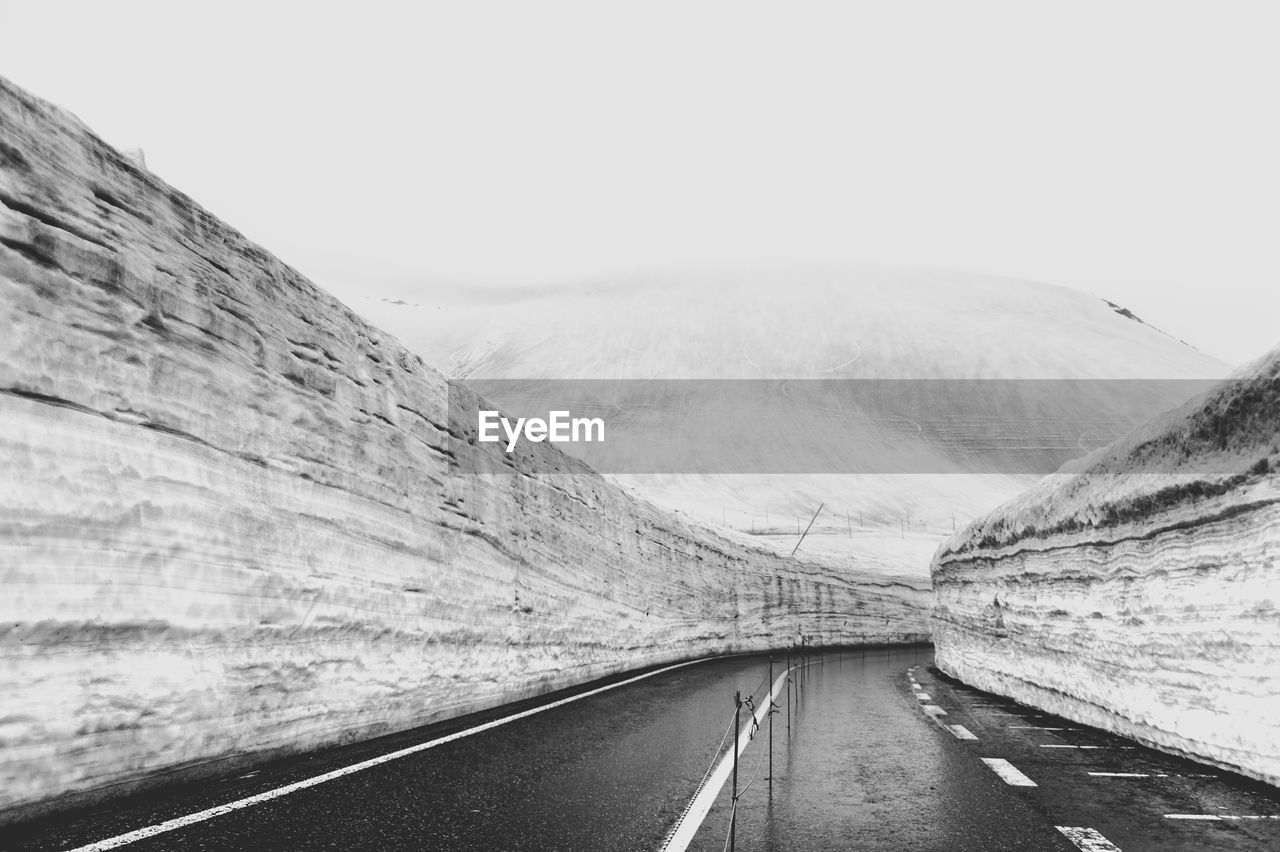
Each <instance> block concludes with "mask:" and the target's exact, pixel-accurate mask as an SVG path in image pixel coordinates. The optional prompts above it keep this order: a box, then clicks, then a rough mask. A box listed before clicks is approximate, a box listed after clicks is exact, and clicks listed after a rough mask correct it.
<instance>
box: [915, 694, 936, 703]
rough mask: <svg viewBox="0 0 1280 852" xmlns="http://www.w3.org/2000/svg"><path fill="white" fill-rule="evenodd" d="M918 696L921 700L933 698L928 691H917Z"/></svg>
mask: <svg viewBox="0 0 1280 852" xmlns="http://www.w3.org/2000/svg"><path fill="white" fill-rule="evenodd" d="M916 698H918V699H920V700H921V701H932V700H933V699H932V698H930V697H929V693H927V692H917V693H916Z"/></svg>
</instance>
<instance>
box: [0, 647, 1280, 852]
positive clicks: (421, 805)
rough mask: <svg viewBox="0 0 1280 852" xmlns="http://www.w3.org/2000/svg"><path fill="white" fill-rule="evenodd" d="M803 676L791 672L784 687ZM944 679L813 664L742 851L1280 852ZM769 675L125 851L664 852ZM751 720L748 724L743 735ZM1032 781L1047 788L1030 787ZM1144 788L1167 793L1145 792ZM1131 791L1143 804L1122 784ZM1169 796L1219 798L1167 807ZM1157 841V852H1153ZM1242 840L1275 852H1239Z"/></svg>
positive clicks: (399, 771) (184, 811)
mask: <svg viewBox="0 0 1280 852" xmlns="http://www.w3.org/2000/svg"><path fill="white" fill-rule="evenodd" d="M784 660H785V655H775V661H776V662H775V670H774V673H775V675H776V674H780V673H781V672H782V671H783V668H784ZM931 661H932V649H931V648H929V647H908V648H890V649H865V650H845V651H839V652H836V651H828V652H827V653H826V654H823V655H817V654H811V655H810V656H809V658H808V665H807V666H806V667H805V668H804V669H803V670H802V671H800V672H797V673H796V674H795V675H794V676H793V688H792V690H791V694H792V697H793V700H792V701H791V702H790V703H789V702H788V701H787V699H786V697H785V696H786V693H785V692H783V697H782V698H780V699H779V705H780V706H779V709H780V711H781V712H778V713H776V714H774V715H773V717H772V725H773V774H772V776H771V777H770V776H769V772H768V766H769V762H768V761H769V750H768V743H769V738H768V723H766V724H765V726H764V727H763V728H762V729H761V730H760V731H759V732H757V733H756V734H755V737H754V739H753V740H752V741H751V742H750V743H749V744H748V745H747V746H746V748H745V750H744V751H743V753H742V757H741V759H740V765H739V785H740V789H742V788H745V792H744V793H743V794H742V796H741V798H740V800H739V807H738V815H737V821H736V829H735V838H734V841H735V848H736V850H739V852H748V850H770V851H771V852H780V850H790V852H809V851H810V850H812V852H818V851H819V850H823V852H825V850H846V849H858V850H894V852H900V850H914V851H915V852H931V851H932V850H937V852H942V850H946V852H966V850H974V852H977V850H982V852H998V851H999V850H1010V852H1012V851H1013V850H1035V852H1048V851H1049V850H1061V851H1062V852H1071V850H1076V849H1091V850H1093V849H1099V850H1107V849H1123V850H1125V852H1142V850H1145V849H1161V850H1176V849H1183V848H1185V849H1201V848H1204V849H1218V848H1223V849H1226V848H1241V849H1254V848H1258V849H1266V848H1277V847H1269V846H1267V845H1266V844H1267V843H1269V842H1271V841H1272V840H1274V839H1280V820H1277V821H1275V825H1274V826H1272V825H1249V826H1246V827H1244V828H1239V827H1238V826H1234V825H1230V824H1228V823H1226V822H1223V821H1222V820H1218V821H1216V822H1213V823H1212V824H1211V825H1210V824H1209V823H1207V822H1195V821H1176V820H1173V819H1168V818H1166V817H1165V815H1164V814H1163V813H1161V812H1160V809H1161V808H1166V809H1167V808H1170V807H1174V806H1175V805H1176V806H1177V807H1179V808H1183V809H1190V811H1192V812H1196V811H1195V809H1196V808H1199V809H1200V811H1199V812H1203V811H1204V809H1205V808H1206V807H1209V806H1210V804H1209V803H1210V802H1211V803H1212V806H1213V807H1222V808H1226V809H1227V810H1220V811H1216V812H1213V813H1217V814H1223V813H1228V811H1230V812H1231V813H1229V814H1228V815H1236V814H1235V811H1241V810H1242V809H1246V810H1247V809H1252V811H1253V812H1255V813H1253V815H1265V814H1270V813H1280V801H1277V799H1276V796H1275V795H1274V793H1267V792H1266V791H1262V792H1257V791H1254V790H1253V789H1252V788H1249V787H1248V785H1247V784H1245V785H1244V786H1241V785H1242V782H1239V781H1238V780H1235V781H1233V780H1232V779H1231V778H1230V777H1226V776H1224V775H1219V774H1212V775H1211V774H1209V773H1205V772H1203V768H1202V767H1201V768H1200V769H1201V770H1202V771H1201V772H1198V773H1197V772H1193V771H1191V770H1190V769H1188V768H1187V767H1193V768H1194V766H1193V765H1191V764H1185V762H1181V761H1177V760H1175V759H1173V758H1168V757H1165V756H1163V755H1158V754H1156V753H1154V752H1147V751H1146V750H1134V749H1131V748H1129V747H1123V748H1128V749H1129V750H1124V751H1122V750H1121V748H1122V746H1121V745H1120V744H1119V741H1116V740H1114V738H1106V737H1105V735H1100V736H1092V735H1089V734H1088V733H1087V732H1086V733H1085V734H1079V733H1078V732H1079V730H1080V729H1079V728H1078V727H1076V726H1070V725H1069V723H1065V722H1062V720H1056V722H1057V724H1049V722H1054V721H1055V720H1052V719H1048V720H1047V721H1046V719H1045V717H1041V716H1039V715H1037V714H1034V713H1032V712H1031V711H1029V710H1027V708H1021V711H1019V709H1018V705H1015V704H1013V703H1012V702H1004V701H1000V700H998V699H995V698H994V697H992V696H986V695H984V694H983V693H978V692H976V691H974V690H969V689H967V688H965V687H963V686H961V685H959V684H957V683H955V682H953V681H948V680H947V679H946V678H943V677H941V676H939V675H937V674H936V672H934V671H933V670H932V669H930V668H929V664H930V662H931ZM768 666H769V658H768V657H764V656H755V657H737V658H729V659H721V660H716V661H711V662H704V663H698V664H694V665H690V666H686V667H683V668H679V669H675V670H672V671H666V672H662V673H659V674H655V675H653V676H651V677H647V678H645V679H643V680H638V681H636V682H634V683H627V684H625V685H621V686H618V687H616V688H611V689H607V690H605V691H601V692H598V693H595V694H590V695H586V696H584V697H581V698H579V699H575V700H571V701H569V702H567V703H564V704H561V705H559V706H555V707H552V708H550V709H546V710H544V711H541V712H537V713H535V714H533V715H528V716H524V717H521V718H518V719H514V720H512V721H509V722H506V723H504V724H501V725H499V726H496V727H492V728H490V729H486V730H483V731H481V732H478V733H475V734H474V735H469V736H465V737H462V738H459V739H454V740H451V741H446V742H442V743H439V744H438V745H434V746H432V747H430V748H425V749H423V750H420V751H416V752H413V753H409V754H404V755H402V756H398V757H396V758H395V759H393V760H387V761H385V762H381V763H377V765H371V766H367V767H364V768H361V769H360V771H356V772H350V773H347V774H341V775H340V777H333V778H331V779H329V780H325V781H324V783H319V784H314V785H313V786H307V787H305V788H300V789H290V790H289V791H288V793H287V795H279V796H277V797H275V798H271V799H270V800H268V801H260V800H254V801H253V803H252V804H250V805H247V806H244V807H240V808H239V809H236V810H232V811H229V812H226V813H221V812H219V813H217V814H216V815H214V816H212V817H210V818H207V819H203V820H202V821H199V822H195V823H193V824H183V825H181V826H180V827H177V828H174V829H173V830H167V831H164V832H163V833H158V834H155V835H154V836H150V837H145V838H143V839H139V840H136V841H134V842H130V843H128V844H127V845H125V846H122V847H119V848H125V849H128V850H139V852H141V850H158V849H245V850H249V849H254V850H257V849H343V850H350V849H406V850H408V849H413V850H436V849H439V850H534V849H537V850H557V852H570V850H584V851H586V852H594V850H605V849H625V850H632V849H634V850H656V849H658V848H659V847H661V846H662V845H663V843H664V841H665V840H666V839H667V838H668V837H669V836H670V835H671V832H672V830H673V828H674V827H675V826H677V825H678V823H679V821H680V820H681V818H682V814H684V813H685V811H686V808H687V807H688V806H689V804H690V802H691V800H692V799H693V797H694V794H695V793H696V791H697V790H698V789H699V786H700V784H702V783H703V782H704V779H705V778H706V777H707V775H708V770H709V769H710V768H711V767H712V766H713V764H714V763H715V762H716V759H717V756H718V755H720V754H723V753H724V751H727V750H728V749H730V748H731V743H732V727H731V724H730V723H731V720H732V718H733V713H734V695H735V693H736V692H741V693H742V695H743V696H754V699H755V701H754V703H755V704H756V706H761V705H762V704H763V702H764V700H765V695H766V694H767V692H768V689H769V686H770V684H769V681H768V671H769V669H768ZM584 691H585V690H584V689H580V690H577V692H578V693H582V692H584ZM556 697H558V698H564V697H567V696H565V695H560V696H556ZM545 703H546V700H545V699H544V700H542V701H540V702H527V703H525V704H524V705H521V706H519V707H515V708H503V709H500V710H496V711H492V712H490V713H487V714H479V715H478V716H476V717H471V718H468V719H464V720H455V721H454V722H450V723H446V724H443V725H435V726H430V727H428V728H424V729H421V730H418V731H413V732H409V733H406V734H401V735H397V736H395V737H389V738H384V739H382V740H379V741H374V742H368V743H362V744H358V745H355V746H351V747H346V748H340V749H332V750H329V751H326V752H323V753H318V754H313V755H308V756H304V757H301V758H293V759H289V760H284V761H279V762H276V763H272V764H268V765H265V766H263V767H261V768H260V769H259V770H258V771H255V772H250V773H243V774H240V775H237V776H235V777H228V778H224V779H217V780H212V781H206V782H201V783H199V784H193V785H184V786H181V787H174V788H171V789H168V790H164V791H162V792H160V793H158V794H155V793H153V794H149V795H146V796H133V797H129V798H125V799H120V800H117V801H116V802H114V803H112V804H110V805H108V806H104V807H101V808H97V809H93V810H86V811H83V812H79V813H76V814H69V815H62V816H60V817H59V818H57V819H49V820H45V821H42V822H40V823H32V824H28V825H26V826H20V827H17V828H13V829H9V830H7V831H6V835H7V836H3V837H0V841H2V842H0V846H2V847H4V848H6V849H9V848H13V849H63V850H66V849H74V848H79V847H84V846H85V845H87V844H95V843H96V842H98V841H101V840H103V839H104V838H111V837H115V836H119V835H122V834H126V833H129V832H137V831H139V830H140V829H146V827H148V826H154V825H158V824H164V823H165V821H167V820H174V819H175V818H179V817H183V816H184V815H188V814H192V813H195V812H200V811H203V810H205V809H209V808H213V807H216V806H220V805H223V804H225V803H228V802H233V801H240V802H244V801H245V800H246V797H255V796H259V797H262V796H266V795H269V794H272V791H279V790H280V789H281V788H282V787H285V786H286V785H291V784H298V783H299V782H305V781H306V780H307V779H314V778H316V777H317V776H321V775H322V774H324V773H337V772H340V771H342V770H344V769H346V768H348V767H351V766H352V765H353V764H359V762H361V761H368V760H370V759H372V758H379V757H381V756H383V755H386V754H389V753H394V752H397V751H398V750H401V749H405V748H421V746H422V745H423V744H425V743H428V742H432V741H435V740H437V739H439V738H440V737H442V736H444V735H449V734H453V733H455V732H458V731H461V730H464V729H468V728H469V727H471V726H474V725H476V724H480V723H485V722H491V721H493V720H495V719H498V718H502V717H505V716H508V715H510V714H511V713H512V711H513V710H528V709H530V708H531V707H534V706H539V705H541V704H545ZM788 709H789V710H790V721H791V725H790V730H789V731H788V728H787V719H788V712H787V711H788ZM926 710H927V711H928V712H924V711H926ZM749 717H750V714H749V711H747V710H745V709H744V712H743V714H742V721H743V724H744V725H746V724H747V720H748V718H749ZM1066 728H1075V731H1076V732H1077V733H1070V732H1064V730H1062V729H1066ZM721 745H723V749H721V748H719V747H720V746H721ZM1095 746H1096V750H1094V747H1095ZM1107 748H1109V749H1110V750H1109V751H1105V750H1106V749H1107ZM1104 751H1105V754H1104ZM1108 755H1109V756H1108ZM1133 767H1138V770H1135V771H1132V772H1128V771H1126V770H1129V769H1132V768H1133ZM1023 773H1026V774H1023ZM1019 776H1020V777H1022V778H1023V779H1025V780H1026V781H1027V782H1028V783H1027V784H1025V785H1021V786H1015V785H1016V784H1020V783H1021V782H1018V781H1017V778H1018V777H1019ZM1135 776H1142V778H1143V779H1146V780H1144V781H1142V783H1148V782H1149V783H1148V787H1147V788H1138V787H1134V786H1133V782H1134V781H1136V780H1141V779H1139V778H1137V777H1135ZM753 778H754V780H752V779H753ZM1010 779H1013V780H1010ZM1119 780H1123V781H1125V782H1127V783H1128V784H1129V786H1128V787H1123V788H1121V787H1115V786H1108V785H1111V784H1114V783H1115V782H1117V781H1119ZM770 782H772V783H770ZM748 784H749V786H748ZM1160 784H1164V785H1166V787H1167V788H1170V789H1174V788H1177V785H1178V784H1181V785H1184V786H1186V785H1191V786H1194V787H1195V788H1196V789H1197V790H1200V791H1201V794H1202V795H1201V798H1200V799H1194V800H1193V799H1188V798H1187V797H1186V796H1185V795H1181V794H1179V796H1181V797H1179V796H1173V798H1169V796H1172V795H1173V794H1169V795H1166V796H1165V798H1160V794H1159V791H1160V790H1162V789H1165V788H1162V787H1160V786H1159V785H1160ZM1206 785H1208V786H1206ZM1213 785H1216V786H1213ZM1233 785H1234V786H1233ZM731 789H732V786H731V784H729V783H726V785H725V787H724V789H723V790H722V791H721V792H720V793H719V795H718V796H717V797H716V798H715V800H714V804H713V805H712V806H711V807H710V811H709V813H707V814H706V817H705V820H702V821H701V822H698V821H697V820H694V821H693V822H692V823H691V824H692V825H693V826H694V827H696V831H691V832H689V833H688V839H689V845H688V848H689V849H693V850H702V852H712V851H713V850H721V849H723V848H724V847H725V841H726V836H727V830H728V828H729V813H730V810H731ZM1121 789H1123V790H1124V793H1123V794H1122V795H1120V794H1118V793H1117V790H1121ZM1179 789H1180V788H1179ZM1153 790H1154V791H1155V792H1153ZM1205 790H1210V791H1211V792H1209V793H1205V792H1204V791H1205ZM1212 791H1216V792H1212ZM1166 792H1167V790H1166ZM1118 795H1119V796H1120V797H1119V798H1117V796H1118ZM1108 796H1110V798H1108ZM1204 796H1209V798H1207V799H1206V798H1204ZM1250 797H1252V798H1250ZM1099 803H1105V805H1100V804H1099ZM1224 803H1225V804H1224ZM1201 815H1202V816H1203V815H1204V814H1203V813H1201ZM1210 815H1212V813H1211V814H1210ZM1144 820H1145V821H1146V822H1144ZM1153 821H1154V822H1153ZM1147 822H1151V823H1152V824H1153V825H1154V826H1155V827H1154V828H1152V827H1149V826H1147V824H1146V823H1147ZM1207 825H1208V826H1209V827H1208V828H1206V826H1207ZM1223 826H1225V828H1224V827H1223ZM1273 828H1274V832H1273V833H1268V832H1271V831H1272V829H1273ZM1233 831H1234V832H1235V833H1234V834H1232V832H1233ZM1091 832H1093V833H1091ZM1144 832H1145V834H1144ZM1206 832H1208V833H1207V834H1206ZM1148 835H1153V836H1158V837H1159V841H1158V845H1151V844H1149V843H1144V842H1143V841H1142V840H1141V838H1143V837H1145V836H1148ZM1228 835H1231V836H1230V837H1228ZM1099 838H1101V840H1099ZM1117 838H1120V839H1122V840H1124V841H1126V842H1123V843H1119V844H1118V845H1116V844H1115V843H1113V841H1116V840H1117ZM1206 838H1207V840H1208V842H1207V843H1206V842H1205V840H1206ZM1232 838H1234V839H1235V840H1244V841H1246V842H1248V841H1250V840H1256V841H1257V842H1256V843H1255V844H1253V845H1243V846H1231V845H1219V844H1220V843H1222V844H1225V843H1227V842H1228V841H1230V840H1232ZM1099 843H1107V844H1109V845H1097V844H1099ZM1258 844H1261V845H1258ZM96 848H98V849H105V848H108V846H106V845H99V846H97V847H96Z"/></svg>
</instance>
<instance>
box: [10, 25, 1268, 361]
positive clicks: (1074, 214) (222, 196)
mask: <svg viewBox="0 0 1280 852" xmlns="http://www.w3.org/2000/svg"><path fill="white" fill-rule="evenodd" d="M1049 6H1050V4H1047V3H1027V2H1011V3H976V2H964V3H955V2H947V3H925V2H911V3H902V2H869V3H858V2H841V3H832V4H816V3H803V2H786V3H781V2H779V3H772V4H767V5H765V4H754V3H746V2H741V0H738V2H729V3H699V2H688V0H685V2H674V3H665V2H653V1H652V0H650V2H637V3H630V4H626V5H624V4H621V3H606V2H599V0H596V2H583V3H562V2H515V3H496V2H451V3H439V4H430V3H414V4H409V3H405V4H401V5H400V6H399V7H397V6H394V5H379V4H376V3H369V2H361V3H343V4H332V5H325V4H320V3H307V4H297V5H292V6H289V5H286V4H284V3H272V4H268V3H264V2H256V3H236V2H218V3H207V4H202V5H201V6H200V7H199V9H198V10H194V7H192V5H191V4H184V3H173V2H168V3H160V2H158V3H134V2H121V0H113V2H109V3H102V2H86V3H70V2H57V0H40V2H5V0H0V74H3V75H4V76H6V77H8V78H9V79H10V80H12V81H13V82H15V83H18V84H19V85H22V86H24V87H26V88H28V89H30V90H31V91H32V92H34V93H35V94H37V95H40V96H41V97H43V98H45V99H48V100H51V101H53V102H55V103H58V104H60V105H62V106H64V107H66V108H68V109H70V110H71V111H72V112H74V113H76V114H77V115H79V116H80V117H81V118H82V119H84V120H85V121H86V122H87V123H88V124H89V125H90V126H91V127H93V128H95V129H96V130H97V131H98V132H99V134H100V135H102V136H103V137H104V138H106V139H107V140H108V141H110V142H112V143H114V144H116V145H117V146H120V147H142V148H144V149H145V150H146V154H147V160H148V165H149V166H150V167H151V168H152V170H153V171H155V172H156V173H157V174H158V175H160V176H161V177H162V178H164V179H165V180H167V181H169V182H170V183H172V184H174V185H175V186H177V187H179V188H180V189H182V190H184V191H186V192H188V193H189V194H191V195H192V196H193V197H195V198H196V199H197V200H198V201H200V202H201V203H202V204H203V205H204V206H206V207H207V208H209V209H210V210H211V211H213V212H214V213H215V214H217V215H219V216H220V217H222V218H224V219H226V220H227V221H229V222H231V223H232V224H233V225H235V226H236V227H238V228H239V229H240V230H242V231H244V232H245V233H246V234H247V235H248V236H249V237H251V238H252V239H254V240H256V241H258V242H260V243H261V244H263V245H264V246H265V247H267V248H268V249H270V250H271V251H273V252H274V253H275V254H277V255H279V256H280V257H281V258H283V259H284V260H286V261H288V262H289V263H291V264H293V265H294V266H296V267H297V268H299V269H300V270H302V271H303V272H304V273H306V274H307V275H309V276H311V277H312V278H313V279H314V280H315V281H316V282H317V283H318V284H320V285H321V286H323V287H325V288H327V289H329V290H331V291H333V292H335V293H337V294H338V295H339V296H341V297H343V298H344V299H346V300H347V301H348V302H350V303H351V304H352V305H353V306H354V307H357V308H358V307H359V296H360V295H362V294H366V293H371V292H382V291H385V290H388V289H395V290H396V291H397V292H401V293H403V292H404V290H405V288H406V287H407V286H410V285H413V286H420V287H431V286H441V284H442V283H444V282H470V281H504V282H512V281H515V282H519V281H549V280H557V279H562V278H576V277H581V276H582V275H588V274H599V273H604V272H608V271H610V270H631V269H634V268H636V267H644V266H650V265H662V266H670V265H673V264H675V265H679V264H682V263H687V262H708V261H710V262H715V261H720V260H730V261H741V260H744V259H755V258H771V259H788V258H794V259H822V260H832V259H837V260H840V259H847V260H854V261H871V262H878V263H891V264H907V265H916V266H921V265H922V266H942V267H953V268H963V269H972V270H978V271H984V272H991V273H996V274H1001V275H1008V276H1014V277H1025V278H1032V279H1037V280H1042V281H1050V282H1054V283H1058V284H1065V285H1067V286H1072V287H1077V288H1080V289H1084V290H1088V291H1091V292H1095V293H1098V294H1099V295H1102V296H1105V297H1107V298H1109V299H1111V300H1113V301H1116V302H1119V303H1121V304H1123V305H1126V306H1127V307H1129V308H1131V309H1132V310H1133V311H1134V312H1135V313H1137V314H1139V315H1140V316H1142V317H1143V318H1144V319H1147V320H1148V321H1150V322H1152V323H1154V324H1155V325H1158V326H1161V327H1162V328H1164V329H1165V330H1166V331H1169V332H1170V333H1172V334H1174V335H1176V336H1179V337H1182V338H1184V339H1186V340H1188V341H1190V342H1192V343H1194V344H1196V345H1197V346H1199V347H1200V348H1202V349H1204V350H1205V351H1207V352H1209V353H1210V354H1213V355H1216V356H1218V357H1220V358H1223V359H1224V360H1227V361H1229V362H1233V363H1234V362H1239V361H1243V360H1246V359H1249V358H1252V357H1255V356H1257V355H1260V354H1262V353H1263V352H1264V351H1266V350H1267V349H1269V348H1271V347H1272V346H1273V345H1275V344H1277V343H1280V322H1277V319H1278V318H1280V258H1278V257H1277V246H1278V245H1280V240H1278V236H1280V110H1278V109H1277V104H1280V92H1278V91H1277V89H1278V88H1280V83H1278V81H1280V50H1277V47H1276V45H1277V44H1280V4H1275V3H1257V4H1245V3H1234V2H1221V1H1219V2H1205V3H1197V4H1183V3H1176V2H1170V0H1164V2H1159V3H1151V4H1145V3H1144V4H1137V3H1124V2H1104V3H1097V4H1093V3H1087V2H1079V0H1075V2H1070V3H1066V2H1064V3H1059V4H1056V10H1057V11H1048V8H1049ZM411 7H412V9H413V11H410V8H411Z"/></svg>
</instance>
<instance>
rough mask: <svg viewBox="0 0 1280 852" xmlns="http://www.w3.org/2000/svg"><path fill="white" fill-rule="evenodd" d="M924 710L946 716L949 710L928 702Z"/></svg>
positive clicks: (933, 714)
mask: <svg viewBox="0 0 1280 852" xmlns="http://www.w3.org/2000/svg"><path fill="white" fill-rule="evenodd" d="M924 712H926V713H928V714H929V715H930V716H945V715H947V711H946V710H943V709H942V708H941V707H939V706H938V705H937V704H926V705H924Z"/></svg>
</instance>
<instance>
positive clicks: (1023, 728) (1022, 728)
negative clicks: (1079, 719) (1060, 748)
mask: <svg viewBox="0 0 1280 852" xmlns="http://www.w3.org/2000/svg"><path fill="white" fill-rule="evenodd" d="M1009 730H1011V731H1013V730H1020V731H1070V730H1072V729H1071V728H1042V727H1040V726H1039V725H1010V726H1009Z"/></svg>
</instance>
